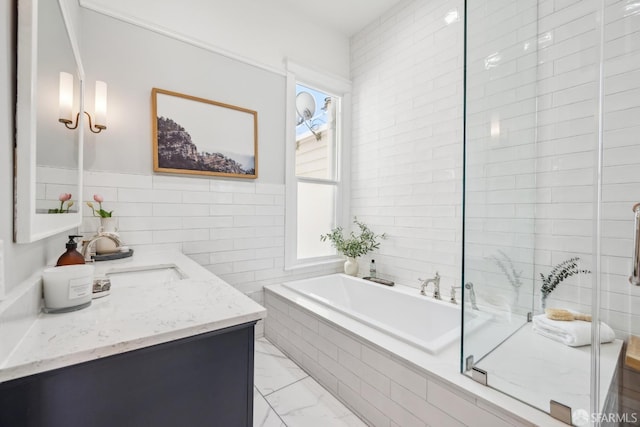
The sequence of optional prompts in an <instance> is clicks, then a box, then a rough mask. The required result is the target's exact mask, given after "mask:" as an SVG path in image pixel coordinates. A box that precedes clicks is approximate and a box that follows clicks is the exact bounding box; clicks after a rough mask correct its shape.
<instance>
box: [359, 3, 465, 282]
mask: <svg viewBox="0 0 640 427" xmlns="http://www.w3.org/2000/svg"><path fill="white" fill-rule="evenodd" d="M454 10H456V11H457V12H458V14H459V17H461V16H462V13H463V10H464V6H463V2H462V1H458V0H455V1H443V0H437V1H430V2H421V1H413V2H406V1H405V2H400V3H399V6H397V7H396V8H395V9H393V10H392V11H390V12H388V13H386V14H385V15H383V16H381V17H380V18H379V19H378V20H376V21H375V22H373V23H372V24H370V25H369V26H368V27H366V28H365V29H364V30H363V31H361V32H360V33H358V34H356V35H355V36H354V37H353V38H352V42H351V66H352V82H353V140H352V154H351V156H352V161H351V162H352V172H351V182H352V191H351V195H352V196H351V197H352V200H351V209H352V214H353V215H355V216H357V217H358V218H359V219H361V220H363V221H364V222H366V223H367V224H368V225H370V226H371V228H372V229H373V230H374V231H375V232H377V233H383V232H384V233H387V235H388V239H387V240H383V241H382V243H381V246H380V249H379V250H378V251H377V252H376V253H374V254H371V255H369V256H368V257H366V259H364V258H363V259H361V260H360V262H361V264H362V265H361V269H364V268H366V266H367V265H368V261H369V259H371V258H375V260H376V264H377V266H378V267H377V272H378V275H379V276H381V277H386V278H389V279H392V280H395V281H397V282H399V283H403V284H407V285H413V286H418V285H419V283H418V281H417V279H418V277H422V278H426V277H427V276H433V275H434V274H435V272H436V271H438V272H439V273H440V275H441V276H442V283H443V286H446V287H447V289H448V286H450V285H452V284H454V283H456V284H457V282H459V280H460V266H461V263H460V262H461V244H462V233H461V230H462V228H461V224H462V216H461V206H462V106H463V59H464V52H463V49H462V46H463V42H464V40H463V36H464V33H463V21H462V19H461V18H458V20H457V21H454V22H453V23H452V24H451V25H447V23H446V22H445V20H444V18H445V16H446V15H447V14H448V13H449V12H451V11H454ZM443 289H444V288H443Z"/></svg>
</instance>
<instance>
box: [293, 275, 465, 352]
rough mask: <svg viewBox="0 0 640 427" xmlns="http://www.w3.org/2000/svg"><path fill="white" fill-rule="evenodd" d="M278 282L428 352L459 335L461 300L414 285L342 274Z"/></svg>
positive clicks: (450, 341)
mask: <svg viewBox="0 0 640 427" xmlns="http://www.w3.org/2000/svg"><path fill="white" fill-rule="evenodd" d="M282 285H283V286H284V287H285V288H287V289H290V290H291V291H294V292H296V293H298V294H300V295H303V296H305V297H307V298H309V299H312V300H314V301H316V302H319V303H321V304H323V305H325V306H327V307H330V308H332V309H333V310H336V311H338V312H340V313H343V314H345V315H347V316H349V317H351V318H354V319H356V320H358V321H360V322H362V323H363V324H365V325H367V326H370V327H373V328H375V329H377V330H379V331H382V332H384V333H386V334H388V335H390V336H392V337H394V338H397V339H400V340H402V341H404V342H406V343H409V344H411V345H413V346H416V347H418V348H420V349H423V350H425V351H427V352H428V353H430V354H437V353H438V352H439V351H441V350H442V349H444V348H445V347H447V346H448V345H450V344H453V343H454V342H458V341H459V340H460V322H461V313H460V305H455V304H452V303H450V302H449V301H436V300H434V299H433V298H432V297H431V296H428V297H427V296H424V295H420V293H419V291H418V290H417V289H415V288H410V287H407V286H394V287H389V286H385V285H380V284H377V283H374V282H370V281H368V280H363V279H359V278H356V277H351V276H347V275H345V274H332V275H329V276H321V277H315V278H311V279H304V280H296V281H291V282H285V283H283V284H282Z"/></svg>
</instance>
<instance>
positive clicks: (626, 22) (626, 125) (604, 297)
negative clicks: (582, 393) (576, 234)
mask: <svg viewBox="0 0 640 427" xmlns="http://www.w3.org/2000/svg"><path fill="white" fill-rule="evenodd" d="M603 22H604V37H603V39H604V40H603V49H602V52H603V55H602V56H603V71H604V74H603V96H604V98H603V135H602V136H603V148H604V150H603V162H602V165H603V173H602V209H601V212H602V214H601V224H602V232H601V234H602V249H601V253H602V256H601V268H600V272H601V274H600V320H601V321H602V322H604V323H605V324H607V325H609V326H610V327H611V328H612V329H613V330H614V331H615V334H616V336H617V338H619V339H622V340H625V341H626V342H627V351H629V350H628V348H629V347H633V344H632V343H633V342H640V341H636V340H639V338H638V337H639V336H640V286H635V285H632V284H631V283H630V282H629V280H628V279H629V275H630V274H631V272H632V262H633V248H634V214H633V212H632V207H633V205H634V204H635V203H637V202H640V172H639V171H640V1H638V0H626V1H612V0H607V1H605V2H604V19H603ZM601 333H602V331H601ZM611 346H612V344H602V345H601V347H600V351H599V359H600V360H599V363H600V364H599V371H600V378H599V380H600V381H599V383H600V389H601V390H603V392H602V393H601V395H600V400H601V402H600V406H601V407H603V408H604V409H603V410H602V411H601V412H599V413H597V418H598V420H599V421H601V423H602V425H605V426H617V425H640V369H639V368H640V366H638V364H637V363H635V364H634V363H633V361H631V362H630V363H626V358H623V359H621V361H620V362H619V366H617V370H616V375H615V379H616V381H614V383H613V384H612V385H611V386H608V382H607V381H608V380H609V376H610V370H611V366H615V365H616V361H615V360H613V361H611V360H607V358H606V355H607V351H608V349H609V348H610V347H611ZM631 359H633V357H631ZM604 391H608V393H604ZM596 412H597V411H596Z"/></svg>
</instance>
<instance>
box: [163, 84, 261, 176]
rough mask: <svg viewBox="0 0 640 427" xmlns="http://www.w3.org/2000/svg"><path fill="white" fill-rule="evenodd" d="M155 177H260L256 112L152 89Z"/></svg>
mask: <svg viewBox="0 0 640 427" xmlns="http://www.w3.org/2000/svg"><path fill="white" fill-rule="evenodd" d="M151 102H152V109H153V170H154V172H166V173H179V174H195V175H214V176H224V177H235V178H254V179H255V178H257V177H258V113H257V112H256V111H253V110H248V109H246V108H241V107H236V106H235V105H229V104H223V103H221V102H216V101H211V100H208V99H203V98H198V97H195V96H190V95H183V94H180V93H176V92H171V91H168V90H163V89H158V88H153V89H152V90H151Z"/></svg>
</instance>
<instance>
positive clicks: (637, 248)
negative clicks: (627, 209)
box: [629, 203, 640, 286]
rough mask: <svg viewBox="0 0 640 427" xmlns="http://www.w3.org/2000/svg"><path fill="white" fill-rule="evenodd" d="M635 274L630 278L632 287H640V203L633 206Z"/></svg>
mask: <svg viewBox="0 0 640 427" xmlns="http://www.w3.org/2000/svg"><path fill="white" fill-rule="evenodd" d="M633 215H634V218H635V219H634V229H633V272H632V273H631V277H629V282H630V283H631V284H632V285H636V286H640V203H636V204H635V205H633Z"/></svg>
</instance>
